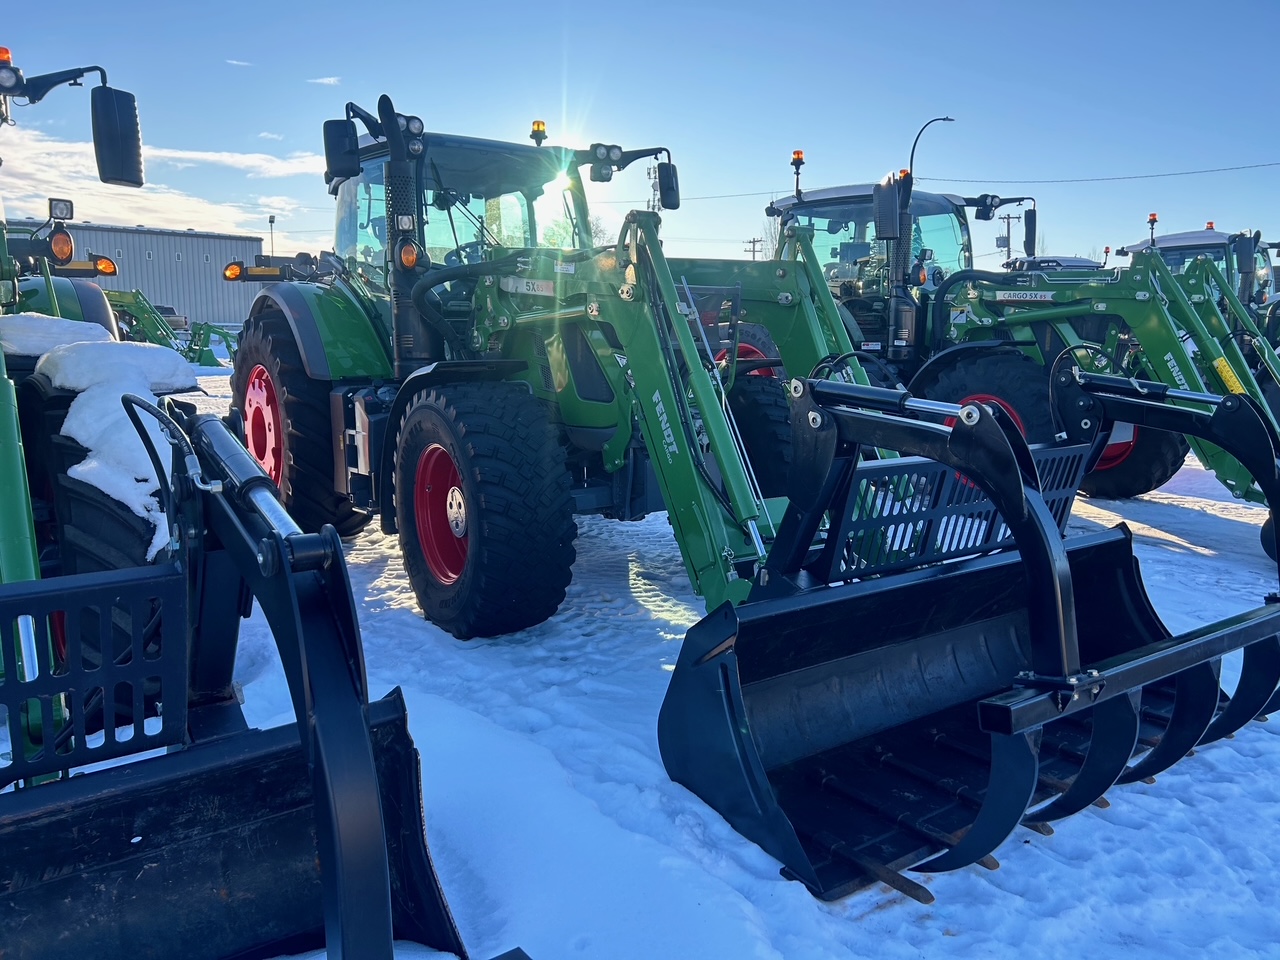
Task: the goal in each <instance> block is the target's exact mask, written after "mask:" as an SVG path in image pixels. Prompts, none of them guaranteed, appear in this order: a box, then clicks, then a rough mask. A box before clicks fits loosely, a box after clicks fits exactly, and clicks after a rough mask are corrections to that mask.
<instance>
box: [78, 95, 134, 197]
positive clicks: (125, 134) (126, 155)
mask: <svg viewBox="0 0 1280 960" xmlns="http://www.w3.org/2000/svg"><path fill="white" fill-rule="evenodd" d="M90 109H91V110H92V114H93V152H94V155H95V156H96V158H97V161H98V179H99V180H101V181H102V182H103V183H111V184H115V185H117V186H121V187H140V186H142V184H143V182H144V178H143V172H142V128H141V127H140V126H139V124H138V101H137V99H136V98H135V97H134V95H133V94H132V93H126V92H125V91H124V90H117V89H115V88H114V87H108V86H105V85H103V86H100V87H94V88H93V93H92V94H91V99H90Z"/></svg>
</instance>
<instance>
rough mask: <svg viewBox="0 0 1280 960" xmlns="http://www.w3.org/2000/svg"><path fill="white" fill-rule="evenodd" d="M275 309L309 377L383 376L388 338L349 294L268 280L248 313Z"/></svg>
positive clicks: (388, 360)
mask: <svg viewBox="0 0 1280 960" xmlns="http://www.w3.org/2000/svg"><path fill="white" fill-rule="evenodd" d="M274 311H279V312H280V313H281V314H283V315H284V318H285V320H287V321H288V323H289V328H290V330H292V331H293V339H294V341H295V342H296V343H297V344H298V352H299V353H301V354H302V366H303V369H304V370H305V371H306V373H307V376H308V377H310V378H311V379H312V380H322V381H330V382H332V381H334V380H357V379H358V380H371V379H372V380H387V379H390V378H391V375H392V369H391V358H390V356H389V354H388V351H389V350H390V346H391V345H390V343H384V342H383V337H382V334H381V332H380V331H379V330H378V328H377V327H376V326H375V324H374V323H373V322H372V321H371V320H370V319H369V317H368V315H367V314H366V313H365V312H364V311H363V310H362V309H361V308H360V306H359V305H358V304H356V303H355V302H354V301H353V300H352V299H351V297H350V296H348V295H347V294H346V293H345V292H343V291H342V290H340V289H339V288H337V287H336V286H327V285H323V284H318V283H306V282H297V281H295V282H283V283H270V284H267V285H266V286H265V287H263V288H262V291H261V292H260V293H259V294H258V296H257V298H256V299H255V300H254V301H253V306H252V307H251V308H250V310H249V316H250V317H256V316H258V315H259V314H261V313H267V312H274Z"/></svg>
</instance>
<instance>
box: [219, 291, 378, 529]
mask: <svg viewBox="0 0 1280 960" xmlns="http://www.w3.org/2000/svg"><path fill="white" fill-rule="evenodd" d="M330 387H331V384H330V383H329V381H327V380H313V379H311V378H310V377H309V376H307V371H306V369H305V368H304V367H303V365H302V354H301V352H300V351H299V350H298V344H297V342H296V341H295V340H294V336H293V329H292V328H291V327H290V326H289V321H288V320H286V319H285V318H284V317H283V316H282V315H281V314H279V313H261V314H258V316H256V317H250V318H249V319H248V320H247V321H246V322H245V325H244V332H243V333H242V334H241V335H240V348H239V349H238V350H237V351H236V359H235V367H234V369H233V371H232V374H231V407H232V409H234V410H239V411H240V413H241V415H242V416H243V417H244V431H245V446H246V447H248V448H249V452H250V453H251V454H253V458H254V459H255V460H257V461H258V463H259V465H261V467H262V469H263V470H265V471H266V472H267V476H269V477H271V479H272V480H274V481H275V483H276V485H277V486H278V487H279V488H280V496H281V499H282V500H283V501H284V505H285V507H286V508H287V509H288V511H289V513H290V515H291V516H292V517H293V519H294V520H295V521H296V522H297V524H298V526H300V527H301V528H302V529H303V530H306V531H308V532H312V533H314V532H316V531H318V530H319V529H320V528H321V527H322V526H324V525H325V524H326V523H331V524H333V526H334V527H335V528H336V529H337V531H338V535H339V536H341V537H352V536H355V535H356V534H357V533H359V532H360V531H361V530H363V529H364V527H365V526H366V525H367V524H368V523H369V520H370V516H369V514H367V513H363V512H361V511H358V510H356V509H355V508H354V507H353V506H352V505H351V502H350V501H349V500H348V499H347V498H346V497H344V496H339V495H338V493H337V492H336V491H335V490H334V488H333V467H334V463H333V443H332V436H333V429H332V426H331V424H330V420H329V418H330V414H329V390H330Z"/></svg>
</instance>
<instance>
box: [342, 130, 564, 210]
mask: <svg viewBox="0 0 1280 960" xmlns="http://www.w3.org/2000/svg"><path fill="white" fill-rule="evenodd" d="M423 139H424V141H425V143H426V147H427V152H426V157H427V164H426V174H427V188H428V189H430V190H435V189H438V188H440V187H444V188H447V189H450V190H453V191H456V192H458V193H469V194H472V195H474V196H478V197H496V196H499V195H501V194H504V193H512V192H514V191H517V190H529V189H531V188H532V189H534V192H535V193H536V192H540V191H538V189H537V188H539V187H541V186H543V185H544V184H547V183H550V182H551V181H552V180H554V179H555V178H556V177H558V176H560V175H561V174H562V173H567V172H569V171H571V170H576V169H577V167H578V165H579V163H580V162H581V161H580V160H579V158H578V154H577V151H575V150H573V149H571V148H569V147H535V146H533V145H532V144H524V143H508V142H506V141H503V140H482V139H480V138H478V137H463V136H458V135H455V134H450V133H426V134H424V135H423ZM386 153H387V144H386V142H385V141H382V140H374V139H373V138H372V137H370V136H368V135H365V136H362V137H361V138H360V159H361V160H373V159H377V158H379V157H382V156H386ZM437 171H438V172H439V179H440V180H441V181H443V182H442V183H437V182H436V175H437Z"/></svg>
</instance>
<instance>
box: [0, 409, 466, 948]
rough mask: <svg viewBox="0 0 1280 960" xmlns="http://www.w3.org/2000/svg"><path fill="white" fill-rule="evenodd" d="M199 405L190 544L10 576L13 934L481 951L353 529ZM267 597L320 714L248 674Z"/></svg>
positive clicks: (293, 666)
mask: <svg viewBox="0 0 1280 960" xmlns="http://www.w3.org/2000/svg"><path fill="white" fill-rule="evenodd" d="M155 412H156V413H157V414H158V415H160V416H164V415H163V414H162V413H161V412H160V411H158V410H157V411H155ZM184 426H185V429H186V430H187V431H188V432H189V433H190V435H191V440H190V441H189V442H188V443H187V445H186V446H185V450H186V451H187V452H188V453H189V456H186V457H184V458H181V459H179V463H180V464H182V463H184V461H185V466H175V471H174V474H175V476H177V477H180V479H181V481H182V482H181V483H179V484H176V485H175V489H177V490H180V491H185V495H181V494H179V495H175V499H174V510H175V514H174V515H173V516H172V517H171V522H173V523H175V524H180V525H181V528H182V529H183V530H184V531H186V533H185V534H184V537H183V540H182V544H181V546H180V547H179V548H178V551H177V554H176V556H175V557H174V559H173V560H172V561H170V562H167V563H162V564H159V565H156V566H152V567H144V568H133V569H124V570H115V571H106V572H97V573H84V574H76V575H70V576H63V577H57V578H54V579H49V580H43V581H37V582H31V583H15V584H7V585H0V740H4V741H6V742H5V743H4V744H3V745H0V931H2V934H0V956H3V957H4V958H5V960H19V958H28V957H30V958H37V957H38V958H41V960H52V958H63V957H65V958H68V960H70V958H76V960H82V958H85V957H104V958H105V957H111V958H116V957H120V958H125V957H127V958H131V960H133V958H152V957H154V958H170V957H188V958H193V960H195V958H201V960H203V958H208V960H215V958H217V960H223V958H238V960H244V958H254V957H271V956H278V955H280V954H282V953H294V952H299V951H302V950H307V949H313V948H317V947H327V949H328V953H329V956H331V957H340V956H346V957H357V956H358V957H378V958H386V960H390V957H391V956H392V955H393V951H392V941H393V939H402V940H409V941H415V942H417V943H421V944H425V945H427V946H429V947H432V948H434V949H437V950H442V951H445V952H448V953H451V954H455V955H457V956H459V957H463V958H465V957H466V952H465V950H464V948H463V944H462V941H461V939H460V937H459V935H458V931H457V929H456V927H455V925H454V922H453V918H452V917H451V915H450V913H449V908H448V905H447V903H446V901H445V898H444V894H443V892H442V891H441V888H440V884H439V881H438V879H437V877H436V874H435V871H434V869H433V867H432V863H431V858H430V855H429V853H428V850H427V845H426V839H425V836H424V832H423V811H422V793H421V779H420V770H419V760H418V754H417V751H416V749H415V748H414V745H413V741H412V739H411V738H410V736H409V732H408V727H407V723H406V718H405V708H404V702H403V699H402V698H401V696H400V694H399V691H398V690H397V691H393V692H392V693H391V694H390V695H388V696H387V697H385V698H384V699H382V700H377V701H374V702H370V701H369V698H368V692H367V688H366V684H365V673H364V662H363V655H362V652H361V647H360V635H359V628H358V626H357V622H356V618H355V609H354V602H353V600H352V597H351V588H350V584H349V582H348V580H347V573H346V566H345V563H344V562H343V560H342V547H341V542H340V541H339V539H338V537H337V534H336V533H335V532H334V531H333V529H332V528H328V527H327V528H325V529H324V530H323V531H322V532H321V533H319V534H303V533H301V532H300V531H299V530H298V529H297V527H296V526H294V525H293V523H292V521H291V520H290V519H289V517H288V515H287V514H286V513H284V511H283V509H282V508H281V507H280V506H279V504H278V502H277V501H276V500H275V499H274V493H273V492H272V488H271V484H270V481H267V480H266V477H265V475H264V474H262V472H261V469H260V468H258V467H257V465H256V464H255V463H253V461H252V460H251V459H249V458H248V455H247V454H246V453H245V451H244V450H243V448H242V447H240V446H239V444H238V443H237V442H236V440H235V439H234V437H233V436H232V435H231V434H230V433H229V432H228V431H227V429H226V427H225V426H224V425H223V424H222V423H221V421H219V420H218V419H217V418H216V417H208V416H206V417H199V416H192V417H191V418H190V419H189V420H187V421H186V422H185V423H184ZM167 428H168V429H169V430H171V431H173V432H174V433H178V432H179V427H178V425H177V424H176V423H174V422H173V421H172V420H170V421H168V424H167ZM171 435H172V434H171ZM183 439H184V440H185V437H184V438H183ZM192 444H194V447H193V446H192ZM197 455H198V457H197ZM175 459H178V458H175ZM197 459H198V463H199V464H200V466H201V468H202V470H203V477H202V478H201V477H200V475H199V474H196V476H195V477H194V478H193V477H192V476H191V475H189V474H187V473H185V472H184V471H186V470H189V469H191V468H192V465H193V462H196V461H197ZM197 480H198V481H199V482H200V483H201V484H203V493H197V492H196V487H195V484H196V482H197ZM211 480H212V481H216V483H214V484H210V483H209V482H208V481H211ZM263 481H265V482H263ZM219 483H220V484H221V490H219V489H218V487H217V484H219ZM70 548H71V545H68V544H64V545H63V549H64V551H65V550H66V549H70ZM253 600H256V601H257V602H258V604H259V606H260V607H261V609H262V612H263V614H264V615H265V617H266V620H267V622H268V623H269V624H270V626H271V629H272V633H273V634H274V636H275V640H276V643H277V646H278V648H279V651H280V656H281V660H282V663H283V665H284V671H285V674H286V677H287V678H288V681H289V687H290V693H291V695H292V698H293V701H294V706H295V713H296V716H297V717H298V722H297V723H296V724H292V725H289V726H285V727H279V728H275V729H271V730H265V731H263V730H250V729H248V727H247V725H246V723H245V720H244V717H243V714H242V712H241V710H240V706H239V703H238V702H237V698H236V693H235V690H234V688H233V684H232V680H231V678H232V667H233V663H234V656H235V649H236V640H237V630H238V623H239V619H240V617H241V616H242V615H247V613H248V611H249V609H250V602H251V601H253ZM19 636H21V637H22V638H23V639H24V643H23V644H22V645H21V647H20V645H19V643H18V642H16V639H15V638H18V637H19ZM19 649H25V650H27V651H31V650H35V651H38V656H37V657H35V658H32V657H30V656H28V657H26V658H25V659H23V660H18V659H17V658H16V651H17V650H19ZM157 703H158V704H159V709H157V708H156V704H157ZM72 774H74V775H72Z"/></svg>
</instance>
